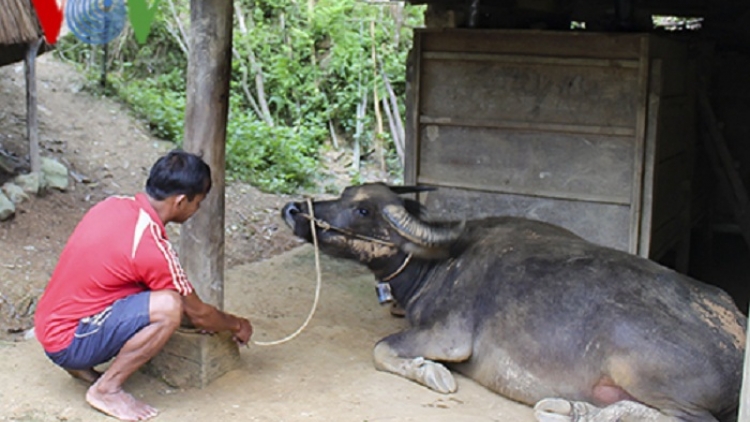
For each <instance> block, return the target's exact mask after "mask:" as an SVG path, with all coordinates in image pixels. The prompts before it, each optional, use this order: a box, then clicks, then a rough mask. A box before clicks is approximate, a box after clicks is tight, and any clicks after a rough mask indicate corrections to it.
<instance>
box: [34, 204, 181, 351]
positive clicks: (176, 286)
mask: <svg viewBox="0 0 750 422" xmlns="http://www.w3.org/2000/svg"><path fill="white" fill-rule="evenodd" d="M165 289H170V290H175V291H177V292H178V293H179V294H181V295H183V296H187V295H189V294H190V293H191V292H192V291H193V286H192V285H191V284H190V282H189V281H188V279H187V277H186V276H185V272H184V270H183V269H182V266H181V265H180V262H179V260H178V258H177V254H176V253H175V251H174V249H173V248H172V245H171V243H170V242H169V239H168V238H167V234H166V231H165V229H164V224H163V223H162V222H161V220H160V219H159V216H158V215H157V213H156V211H155V210H154V209H153V207H152V206H151V204H150V203H149V201H148V197H147V196H146V195H145V194H142V193H141V194H138V195H136V196H135V197H123V196H113V197H110V198H107V199H105V200H104V201H102V202H100V203H99V204H97V205H95V206H94V207H92V208H91V209H90V210H89V211H88V212H87V213H86V215H84V217H83V219H82V220H81V221H80V222H79V223H78V226H76V228H75V230H74V231H73V234H72V235H71V236H70V238H69V239H68V242H67V244H66V245H65V248H64V249H63V251H62V254H61V255H60V259H59V261H58V263H57V267H55V271H54V272H53V273H52V278H51V279H50V281H49V283H48V285H47V288H46V289H45V291H44V294H43V295H42V297H41V299H40V300H39V303H38V305H37V308H36V312H35V315H34V326H35V334H36V337H37V339H39V341H40V342H41V343H42V346H43V347H44V350H46V351H47V352H50V353H54V352H58V351H60V350H63V349H65V348H66V347H68V346H69V345H70V343H71V342H72V341H73V335H74V333H75V331H76V328H77V326H78V321H79V320H80V319H81V318H83V317H87V316H91V315H95V314H97V313H99V312H101V311H103V310H104V309H105V308H107V307H108V306H110V305H112V303H114V302H115V301H116V300H118V299H122V298H124V297H126V296H130V295H132V294H135V293H139V292H142V291H145V290H165Z"/></svg>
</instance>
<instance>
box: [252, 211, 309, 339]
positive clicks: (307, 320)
mask: <svg viewBox="0 0 750 422" xmlns="http://www.w3.org/2000/svg"><path fill="white" fill-rule="evenodd" d="M307 209H309V210H310V216H311V218H310V231H311V232H312V238H313V245H314V246H315V273H316V274H317V282H316V285H315V300H314V301H313V304H312V308H311V309H310V313H309V314H308V315H307V319H305V322H303V323H302V325H301V326H300V327H299V328H298V329H297V331H295V332H293V333H292V334H289V335H288V336H286V337H284V338H282V339H280V340H274V341H254V340H253V344H256V345H258V346H275V345H277V344H281V343H286V342H287V341H289V340H291V339H293V338H295V337H297V335H299V333H301V332H302V330H304V329H305V327H307V324H309V323H310V320H311V319H312V317H313V315H314V314H315V309H316V308H317V307H318V299H319V298H320V285H321V276H320V253H319V251H318V236H317V234H316V233H315V211H313V206H312V200H311V199H310V198H307Z"/></svg>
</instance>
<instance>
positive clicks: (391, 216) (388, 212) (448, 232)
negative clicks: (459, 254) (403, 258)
mask: <svg viewBox="0 0 750 422" xmlns="http://www.w3.org/2000/svg"><path fill="white" fill-rule="evenodd" d="M383 215H384V216H385V218H386V219H387V220H388V222H389V223H390V224H391V226H392V227H393V228H394V229H396V231H397V232H398V234H400V235H401V236H402V237H404V238H406V239H407V240H408V241H410V242H413V243H415V244H417V245H420V246H425V247H435V246H439V245H445V244H448V243H451V242H453V241H455V240H456V239H458V237H459V236H460V235H461V232H463V229H464V223H463V222H462V223H461V224H459V225H457V226H454V227H434V226H430V225H429V224H426V223H424V222H422V221H421V220H419V219H418V218H416V217H414V216H413V215H411V214H409V213H408V212H407V211H406V209H405V208H404V207H402V206H399V205H387V206H385V207H384V208H383Z"/></svg>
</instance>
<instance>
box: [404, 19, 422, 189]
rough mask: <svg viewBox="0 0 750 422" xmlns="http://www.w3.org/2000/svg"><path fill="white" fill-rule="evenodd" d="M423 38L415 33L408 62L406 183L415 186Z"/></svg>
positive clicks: (405, 130) (417, 161)
mask: <svg viewBox="0 0 750 422" xmlns="http://www.w3.org/2000/svg"><path fill="white" fill-rule="evenodd" d="M421 40H422V37H421V35H420V34H419V33H418V32H415V33H414V40H413V44H412V49H411V51H410V52H409V57H408V60H407V62H406V75H407V80H408V82H409V83H407V84H406V96H405V98H406V116H405V123H404V125H405V127H404V133H405V139H404V183H406V184H407V185H413V184H415V183H416V182H417V173H418V171H419V144H420V138H419V135H420V131H419V109H420V103H419V97H420V92H421V91H422V89H423V88H422V85H421V84H422V79H421V77H420V73H421V63H422V59H421V56H422V49H421V45H422V44H421Z"/></svg>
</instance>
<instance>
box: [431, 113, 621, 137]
mask: <svg viewBox="0 0 750 422" xmlns="http://www.w3.org/2000/svg"><path fill="white" fill-rule="evenodd" d="M419 123H420V124H421V125H449V126H467V127H485V128H494V129H507V130H535V131H538V132H555V133H558V132H562V133H570V134H574V133H578V134H586V135H604V136H625V137H634V136H635V129H634V128H633V127H617V126H592V125H573V124H560V123H544V122H524V121H511V120H497V119H492V120H479V119H456V118H453V117H434V116H420V117H419Z"/></svg>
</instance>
